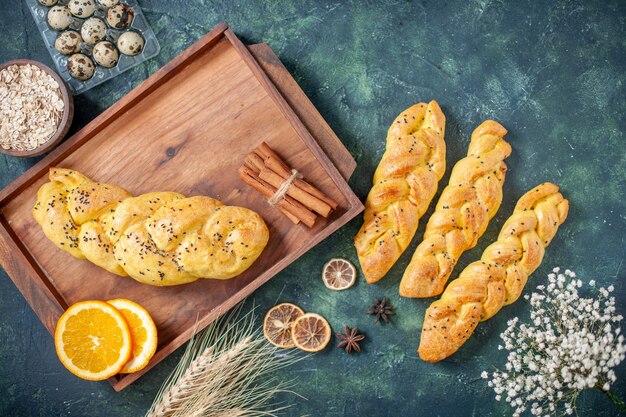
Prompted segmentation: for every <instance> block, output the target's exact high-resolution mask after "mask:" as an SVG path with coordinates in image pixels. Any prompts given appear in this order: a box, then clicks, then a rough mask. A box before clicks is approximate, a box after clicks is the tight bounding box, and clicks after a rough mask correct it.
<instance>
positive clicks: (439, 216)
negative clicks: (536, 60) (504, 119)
mask: <svg viewBox="0 0 626 417" xmlns="http://www.w3.org/2000/svg"><path fill="white" fill-rule="evenodd" d="M506 133H507V131H506V129H505V128H504V127H503V126H502V125H501V124H500V123H497V122H494V121H492V120H487V121H486V122H483V123H482V124H481V125H480V126H478V127H477V128H476V130H474V133H472V140H471V142H470V145H469V149H468V151H467V156H466V157H465V158H463V159H461V160H460V161H459V162H457V163H456V165H455V166H454V168H453V169H452V174H451V175H450V181H449V183H448V186H447V187H446V188H445V189H444V190H443V193H442V194H441V197H440V198H439V202H438V203H437V208H436V210H435V212H434V213H433V215H432V216H431V217H430V219H429V220H428V224H427V225H426V232H425V233H424V240H423V241H422V243H420V244H419V246H418V247H417V249H416V250H415V253H414V254H413V258H412V259H411V262H410V263H409V265H408V266H407V268H406V270H405V271H404V276H403V277H402V281H401V282H400V295H401V296H403V297H417V298H425V297H434V296H435V295H439V294H441V292H442V291H443V288H444V286H445V285H446V282H447V281H448V277H449V276H450V274H451V273H452V269H454V265H456V263H457V262H458V260H459V258H460V257H461V254H463V252H465V251H466V250H468V249H471V248H473V247H474V246H476V243H477V242H478V239H479V238H480V237H481V236H482V235H483V233H484V232H485V229H486V228H487V224H488V223H489V221H490V220H491V218H492V217H493V216H494V215H495V214H496V212H497V211H498V208H500V203H501V202H502V185H503V184H504V177H505V173H506V164H505V163H504V159H505V158H506V157H508V156H509V155H510V154H511V145H509V144H508V143H507V142H506V141H505V140H504V139H503V137H504V135H506Z"/></svg>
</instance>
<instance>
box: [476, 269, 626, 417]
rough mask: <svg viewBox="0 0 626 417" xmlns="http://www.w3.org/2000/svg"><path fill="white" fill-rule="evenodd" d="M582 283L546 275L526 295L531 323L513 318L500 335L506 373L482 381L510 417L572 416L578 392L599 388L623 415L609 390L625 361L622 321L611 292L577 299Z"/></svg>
mask: <svg viewBox="0 0 626 417" xmlns="http://www.w3.org/2000/svg"><path fill="white" fill-rule="evenodd" d="M582 287H583V281H582V280H580V279H576V274H575V273H574V272H573V271H571V270H569V269H566V270H565V271H564V272H561V269H560V268H558V267H556V268H554V269H553V270H552V273H550V274H548V284H547V285H539V286H537V292H533V293H532V294H530V295H525V296H524V299H525V300H527V301H528V302H529V304H530V307H531V311H530V322H529V323H520V322H519V319H518V318H517V317H516V318H513V319H511V320H509V321H508V322H507V324H508V327H507V329H506V330H505V331H504V332H503V333H502V334H501V335H500V337H501V339H502V340H503V342H504V343H503V345H499V346H498V349H499V350H507V351H508V352H509V353H508V355H507V363H506V364H505V367H504V371H499V370H498V371H496V372H493V373H492V374H491V379H489V373H488V372H486V371H483V372H482V373H481V378H483V379H487V380H488V382H487V384H488V386H489V387H491V388H492V389H493V390H494V392H495V393H496V400H498V401H500V400H501V399H502V398H503V397H504V398H505V400H506V402H508V403H509V404H510V406H511V407H512V408H513V416H521V415H522V413H524V412H526V411H529V412H530V414H532V415H542V416H550V415H558V414H561V415H562V414H566V415H571V414H574V413H575V410H576V407H575V402H576V398H577V396H578V393H579V392H580V391H581V390H583V389H586V388H598V389H600V390H602V391H603V392H604V393H605V394H607V395H608V396H609V398H611V400H612V401H613V402H614V403H615V404H616V405H617V406H618V407H620V408H622V410H626V407H625V406H624V403H623V402H621V401H619V400H618V399H616V397H615V396H614V395H613V394H612V393H611V392H610V391H609V389H610V386H611V383H613V382H615V380H616V379H617V376H616V375H615V372H614V370H613V368H615V367H616V366H617V365H619V364H620V363H621V362H622V361H624V359H626V344H625V343H624V336H623V335H622V334H621V329H620V327H619V324H620V322H621V321H622V319H623V317H622V316H621V315H618V314H616V308H615V298H614V297H611V296H610V294H611V293H612V292H613V291H615V288H614V286H613V285H610V286H609V287H608V288H595V287H596V281H595V280H591V281H589V287H591V288H592V289H593V290H594V291H595V292H596V293H597V298H584V297H581V295H580V294H579V288H582ZM559 410H560V411H559Z"/></svg>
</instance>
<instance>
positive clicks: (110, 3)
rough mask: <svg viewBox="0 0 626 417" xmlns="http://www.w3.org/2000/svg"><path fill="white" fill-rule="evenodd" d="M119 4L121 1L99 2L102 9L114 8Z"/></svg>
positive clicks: (103, 0)
mask: <svg viewBox="0 0 626 417" xmlns="http://www.w3.org/2000/svg"><path fill="white" fill-rule="evenodd" d="M119 2H120V0H98V3H100V5H101V6H102V7H113V6H115V5H116V4H117V3H119Z"/></svg>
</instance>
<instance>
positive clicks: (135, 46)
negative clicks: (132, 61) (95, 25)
mask: <svg viewBox="0 0 626 417" xmlns="http://www.w3.org/2000/svg"><path fill="white" fill-rule="evenodd" d="M144 42H145V41H144V40H143V38H142V37H141V35H140V34H138V33H137V32H132V31H128V32H124V33H122V34H121V35H120V37H119V38H118V39H117V47H118V48H119V50H120V52H121V53H123V54H124V55H130V56H134V55H137V54H139V53H140V52H141V51H143V45H144Z"/></svg>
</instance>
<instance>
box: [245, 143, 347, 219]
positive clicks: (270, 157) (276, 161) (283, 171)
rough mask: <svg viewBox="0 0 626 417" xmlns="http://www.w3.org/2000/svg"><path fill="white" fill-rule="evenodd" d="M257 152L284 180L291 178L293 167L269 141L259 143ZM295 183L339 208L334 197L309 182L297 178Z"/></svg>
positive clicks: (331, 205)
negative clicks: (291, 167)
mask: <svg viewBox="0 0 626 417" xmlns="http://www.w3.org/2000/svg"><path fill="white" fill-rule="evenodd" d="M255 153H256V156H258V157H260V158H262V160H263V162H264V163H265V166H267V167H268V168H270V169H271V170H272V171H274V172H275V173H277V174H278V175H280V176H281V177H282V178H283V179H284V180H285V179H287V178H289V176H290V175H291V169H289V166H288V165H287V164H286V163H285V162H284V161H283V160H282V159H281V157H280V156H278V154H276V152H274V150H272V148H270V147H269V145H268V144H267V143H265V142H263V143H261V145H259V147H257V148H256V149H255ZM255 159H256V160H257V162H258V158H255ZM293 185H295V186H296V187H298V188H300V189H301V190H303V191H306V192H307V193H309V194H311V195H312V196H314V197H315V198H317V199H319V200H322V201H323V202H324V203H326V204H327V205H329V206H330V207H332V209H333V210H336V209H337V207H338V204H337V202H336V201H335V200H333V199H332V198H330V197H329V196H327V195H326V194H324V193H323V192H321V191H320V190H319V189H317V188H316V187H314V186H313V185H311V184H309V183H308V182H306V181H304V180H302V179H299V178H297V179H296V180H295V181H294V182H293ZM320 214H321V213H320ZM324 217H326V216H324Z"/></svg>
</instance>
